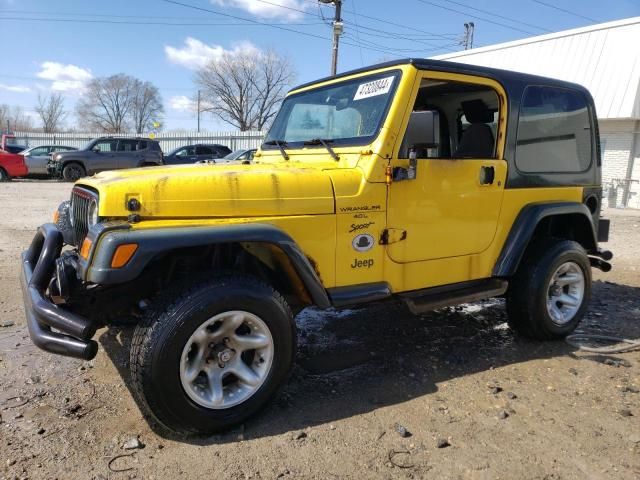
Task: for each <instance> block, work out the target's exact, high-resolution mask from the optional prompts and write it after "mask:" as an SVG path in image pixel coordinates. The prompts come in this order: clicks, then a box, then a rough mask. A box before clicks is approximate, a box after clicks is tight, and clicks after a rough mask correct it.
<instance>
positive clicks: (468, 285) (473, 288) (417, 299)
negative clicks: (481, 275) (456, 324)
mask: <svg viewBox="0 0 640 480" xmlns="http://www.w3.org/2000/svg"><path fill="white" fill-rule="evenodd" d="M508 286H509V283H508V282H507V281H506V280H502V279H499V278H488V279H485V280H474V281H471V282H462V283H455V284H452V285H444V286H442V287H433V288H425V289H423V290H415V291H413V292H408V293H401V294H400V295H399V296H400V297H401V298H402V299H403V300H404V301H405V303H406V304H407V306H408V307H409V310H411V312H412V313H413V314H420V313H424V312H428V311H431V310H436V309H438V308H442V307H449V306H452V305H458V304H460V303H466V302H475V301H476V300H483V299H485V298H491V297H497V296H499V295H502V294H503V293H504V292H506V291H507V287H508Z"/></svg>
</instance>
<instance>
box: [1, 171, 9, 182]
mask: <svg viewBox="0 0 640 480" xmlns="http://www.w3.org/2000/svg"><path fill="white" fill-rule="evenodd" d="M10 180H11V177H10V176H9V175H8V174H7V172H5V171H4V169H2V168H0V182H8V181H10Z"/></svg>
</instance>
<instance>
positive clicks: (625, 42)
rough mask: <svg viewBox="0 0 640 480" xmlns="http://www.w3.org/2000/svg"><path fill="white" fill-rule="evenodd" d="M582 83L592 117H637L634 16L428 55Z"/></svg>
mask: <svg viewBox="0 0 640 480" xmlns="http://www.w3.org/2000/svg"><path fill="white" fill-rule="evenodd" d="M434 58H435V59H439V60H451V61H455V62H460V63H468V64H472V65H482V66H486V67H494V68H501V69H506V70H514V71H519V72H523V73H530V74H534V75H542V76H545V77H552V78H557V79H561V80H566V81H569V82H574V83H578V84H580V85H584V86H585V87H586V88H588V89H589V91H590V92H591V94H592V95H593V97H594V100H595V104H596V109H597V113H598V118H600V119H614V118H635V119H640V17H634V18H629V19H625V20H619V21H615V22H607V23H600V24H597V25H592V26H589V27H584V28H577V29H573V30H565V31H562V32H557V33H551V34H548V35H540V36H537V37H531V38H526V39H523V40H518V41H515V42H507V43H500V44H496V45H491V46H488V47H482V48H476V49H472V50H464V51H461V52H456V53H447V54H445V55H438V56H437V57H434Z"/></svg>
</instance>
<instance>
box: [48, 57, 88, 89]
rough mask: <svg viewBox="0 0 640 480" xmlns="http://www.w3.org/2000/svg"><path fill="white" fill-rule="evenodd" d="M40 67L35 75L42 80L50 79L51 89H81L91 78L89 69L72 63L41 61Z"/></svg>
mask: <svg viewBox="0 0 640 480" xmlns="http://www.w3.org/2000/svg"><path fill="white" fill-rule="evenodd" d="M40 68H41V70H40V71H39V72H38V73H37V74H36V75H37V76H38V77H39V78H42V79H44V80H50V81H51V82H52V83H51V90H55V91H58V92H73V91H76V92H77V91H81V90H83V89H84V86H85V84H86V83H87V82H88V81H89V80H91V79H92V78H93V75H92V74H91V71H90V70H88V69H86V68H82V67H78V66H77V65H72V64H67V65H64V64H62V63H58V62H43V63H42V65H40Z"/></svg>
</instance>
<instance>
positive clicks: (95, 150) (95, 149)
mask: <svg viewBox="0 0 640 480" xmlns="http://www.w3.org/2000/svg"><path fill="white" fill-rule="evenodd" d="M91 150H93V151H94V152H96V153H100V147H93V148H92V149H91Z"/></svg>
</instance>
